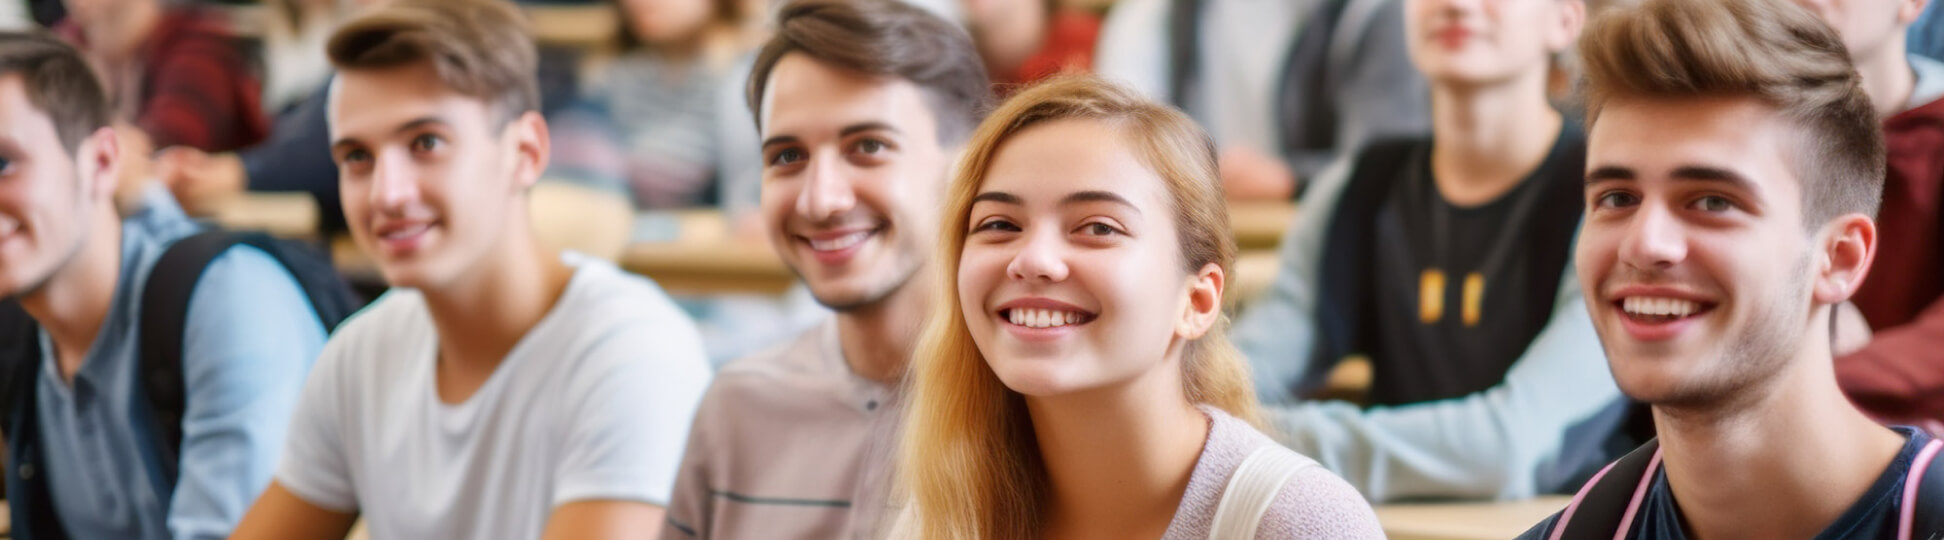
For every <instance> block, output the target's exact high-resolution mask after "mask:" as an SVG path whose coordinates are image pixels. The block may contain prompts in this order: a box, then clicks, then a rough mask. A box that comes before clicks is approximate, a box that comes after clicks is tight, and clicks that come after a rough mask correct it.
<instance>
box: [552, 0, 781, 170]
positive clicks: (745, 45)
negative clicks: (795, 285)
mask: <svg viewBox="0 0 1944 540" xmlns="http://www.w3.org/2000/svg"><path fill="white" fill-rule="evenodd" d="M615 6H616V7H617V8H618V11H619V14H620V16H621V23H620V31H618V32H617V33H616V35H617V36H618V40H619V41H618V43H616V44H615V47H616V49H617V50H618V53H617V54H616V55H615V56H613V57H612V58H604V59H600V60H597V61H595V62H593V63H592V64H590V66H589V69H586V70H584V72H583V73H584V75H583V78H584V79H586V82H587V83H586V84H585V85H584V87H585V88H586V90H585V92H584V93H583V95H582V96H581V99H580V101H579V105H578V106H577V107H575V108H574V109H572V110H571V112H570V113H569V114H567V115H566V116H565V117H564V118H562V119H561V124H562V129H561V144H560V145H558V146H556V147H555V149H554V152H555V156H556V157H557V158H558V162H559V163H558V166H559V167H560V168H561V170H562V171H563V172H564V173H565V174H568V175H570V176H587V177H590V178H589V179H590V180H593V181H596V182H605V183H610V184H618V185H621V186H624V189H625V190H626V192H627V193H629V194H630V197H631V198H632V200H633V201H634V203H635V206H636V207H638V208H677V207H689V206H700V205H709V204H713V203H715V202H716V201H717V200H719V195H718V193H717V189H718V187H717V182H716V178H717V175H718V172H719V170H720V169H721V168H720V167H718V166H717V164H716V162H715V160H716V159H717V157H718V156H719V155H720V154H719V150H718V149H717V145H718V144H719V141H718V136H717V135H716V132H717V131H718V130H719V129H720V128H719V126H720V125H721V123H722V120H721V119H718V118H716V111H717V110H718V107H717V106H716V103H715V100H717V99H719V97H720V93H719V92H717V89H718V88H720V87H721V86H722V85H723V84H724V83H725V77H726V76H727V75H728V74H729V72H730V71H731V68H732V67H733V66H732V64H733V63H734V62H735V60H736V59H737V58H738V57H740V56H741V55H742V54H744V53H745V52H746V51H749V50H750V49H751V48H753V47H754V45H755V44H756V43H757V40H756V38H757V37H758V36H760V28H761V27H760V25H759V24H757V21H758V20H759V18H760V16H761V15H762V14H763V13H764V12H763V11H762V9H763V8H762V6H761V4H760V3H759V2H752V1H750V0H617V1H616V2H615Z"/></svg>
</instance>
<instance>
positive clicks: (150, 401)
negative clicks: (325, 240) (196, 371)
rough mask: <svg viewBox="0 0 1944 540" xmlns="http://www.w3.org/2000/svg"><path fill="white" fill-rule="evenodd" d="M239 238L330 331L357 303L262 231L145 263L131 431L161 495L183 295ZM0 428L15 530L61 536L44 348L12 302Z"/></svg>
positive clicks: (213, 235) (325, 266)
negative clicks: (50, 467)
mask: <svg viewBox="0 0 1944 540" xmlns="http://www.w3.org/2000/svg"><path fill="white" fill-rule="evenodd" d="M237 245H247V246H251V247H255V248H257V249H259V250H262V251H263V252H264V253H266V254H268V255H270V257H271V258H273V259H276V260H277V261H278V262H279V263H280V264H281V265H282V266H283V267H284V268H285V269H286V270H287V271H289V272H290V274H291V277H292V278H294V279H295V280H296V282H297V284H298V285H299V286H300V287H302V288H303V289H304V294H305V296H306V297H307V298H308V299H309V300H310V303H311V307H312V309H313V310H314V311H315V312H316V313H317V316H318V319H319V321H321V322H322V323H323V325H324V329H325V331H326V332H327V333H328V332H329V331H331V330H333V329H335V328H336V327H337V325H338V323H340V322H342V321H343V320H344V319H345V318H346V317H349V316H350V315H351V314H352V313H353V312H355V311H356V310H357V309H358V308H359V307H361V306H362V302H360V301H359V300H358V298H357V297H356V295H354V294H352V293H351V289H350V287H349V286H348V285H346V284H345V283H344V280H343V279H342V278H340V277H338V275H337V274H336V272H335V270H333V268H332V266H331V264H330V262H329V260H327V259H326V258H324V257H323V256H322V255H320V254H318V253H316V252H314V251H312V250H310V249H308V248H306V247H303V246H301V245H298V244H293V243H290V242H286V241H282V240H277V239H274V238H271V237H270V236H268V235H265V234H262V233H243V232H232V231H221V230H215V231H208V232H203V233H199V234H196V235H193V236H189V237H186V238H183V239H181V240H178V241H176V242H175V243H174V244H171V245H170V246H169V249H168V250H166V251H164V252H163V254H162V256H161V258H160V259H158V260H157V261H156V263H155V266H154V267H153V268H152V269H151V270H150V273H149V277H148V281H147V282H146V283H145V284H144V286H143V287H144V288H143V290H142V304H141V305H142V308H141V309H142V312H141V313H140V315H139V316H140V322H139V325H140V326H139V328H140V330H139V331H138V333H139V334H140V337H139V339H140V340H141V344H140V349H139V350H140V351H141V355H140V362H141V366H140V368H139V370H138V371H139V373H140V374H139V375H138V376H139V377H140V380H139V383H138V384H137V385H136V387H135V390H136V391H137V392H141V393H142V395H141V396H139V398H138V399H136V400H134V401H135V402H136V403H144V404H146V409H145V410H142V411H135V412H136V414H137V415H138V416H143V415H145V416H146V420H147V422H137V424H136V425H137V426H144V427H146V429H143V428H141V427H138V429H137V430H138V431H140V432H142V433H139V434H138V437H137V439H138V440H143V441H147V442H148V443H149V444H147V446H149V447H150V448H151V451H150V452H148V453H147V456H148V461H149V464H148V468H149V469H150V470H151V471H152V472H154V473H155V474H154V475H153V478H154V479H155V484H156V490H157V492H158V493H159V494H160V496H162V497H164V498H165V499H166V498H167V497H168V496H169V495H170V494H172V493H173V492H174V486H175V481H176V475H177V472H178V470H177V465H178V463H179V460H178V459H177V456H178V454H179V453H180V451H181V447H182V417H183V413H184V411H186V410H187V408H188V403H187V389H188V387H187V384H186V383H185V382H184V380H183V373H182V345H183V332H184V330H185V328H186V326H187V324H188V315H189V300H190V298H191V297H192V296H193V295H194V291H195V288H196V285H197V282H198V281H200V280H201V278H202V274H203V271H204V270H206V269H208V267H209V263H210V262H212V261H214V260H215V259H216V258H217V257H218V256H220V255H222V254H223V253H225V252H227V251H229V249H230V248H232V247H235V246H237ZM0 337H4V338H6V339H5V341H4V342H0V406H4V407H6V410H5V411H4V414H0V419H3V420H0V421H4V425H0V429H4V433H5V435H6V439H7V449H8V456H9V462H8V463H7V471H6V482H7V484H6V489H7V501H8V507H9V512H10V517H11V518H12V526H13V532H14V537H15V538H32V539H44V538H66V537H67V534H66V532H65V531H64V530H63V529H62V528H61V525H60V521H59V518H58V517H57V516H56V515H55V513H54V509H53V499H52V498H51V494H50V493H49V491H48V488H47V485H48V479H47V477H46V473H45V472H44V471H46V469H47V467H46V466H45V463H44V460H43V453H42V452H41V451H40V444H39V436H38V434H39V428H38V417H39V415H38V414H37V412H38V407H37V406H36V392H35V389H36V388H37V383H36V379H37V378H38V377H39V376H40V368H41V361H42V359H41V357H42V351H41V349H40V338H39V327H38V326H37V325H36V324H35V323H34V321H33V319H32V318H30V317H28V316H27V313H26V311H24V310H22V309H21V308H20V305H19V303H18V302H15V301H13V300H7V301H6V302H0Z"/></svg>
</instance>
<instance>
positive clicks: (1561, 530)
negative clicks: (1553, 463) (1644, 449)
mask: <svg viewBox="0 0 1944 540" xmlns="http://www.w3.org/2000/svg"><path fill="white" fill-rule="evenodd" d="M1619 463H1620V462H1619V461H1614V462H1612V463H1608V464H1606V466H1605V467H1601V468H1600V472H1597V473H1593V479H1592V480H1587V481H1586V485H1583V486H1580V489H1579V493H1574V494H1573V502H1570V503H1566V510H1565V511H1563V512H1560V513H1559V522H1558V523H1554V524H1553V532H1552V536H1551V537H1549V538H1547V540H1560V536H1561V535H1564V534H1566V523H1567V522H1569V521H1572V520H1573V512H1575V511H1578V510H1579V506H1580V501H1583V500H1586V492H1588V491H1593V486H1595V485H1598V484H1599V483H1600V479H1601V478H1606V474H1607V471H1611V470H1613V466H1614V465H1616V464H1619Z"/></svg>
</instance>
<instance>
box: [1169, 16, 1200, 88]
mask: <svg viewBox="0 0 1944 540" xmlns="http://www.w3.org/2000/svg"><path fill="white" fill-rule="evenodd" d="M1201 16H1202V1H1201V0H1174V2H1173V3H1172V4H1170V5H1169V6H1168V102H1169V103H1171V104H1173V105H1174V106H1175V108H1177V109H1181V110H1184V111H1185V110H1188V88H1189V86H1192V85H1193V84H1194V82H1195V74H1196V73H1197V72H1198V71H1200V70H1201V55H1198V54H1195V51H1197V50H1200V49H1201Z"/></svg>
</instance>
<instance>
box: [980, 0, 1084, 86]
mask: <svg viewBox="0 0 1944 540" xmlns="http://www.w3.org/2000/svg"><path fill="white" fill-rule="evenodd" d="M1067 3H1068V2H1066V1H1064V0H962V2H961V5H963V6H964V8H965V27H966V29H967V30H968V31H970V32H971V33H972V42H973V43H977V44H978V46H979V57H980V58H983V59H985V66H986V73H990V74H992V82H993V83H995V84H999V85H1001V86H1000V87H999V88H998V90H999V91H1001V92H1007V91H1010V90H1016V89H1018V88H1019V87H1022V86H1023V85H1028V84H1032V83H1033V82H1034V81H1038V80H1040V79H1044V78H1047V77H1051V76H1054V75H1058V74H1062V73H1086V72H1088V71H1091V70H1092V69H1093V54H1094V42H1095V41H1096V40H1097V39H1098V37H1099V35H1100V15H1098V14H1096V13H1093V12H1090V11H1087V10H1085V9H1081V8H1075V7H1071V6H1067V5H1065V4H1067Z"/></svg>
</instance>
